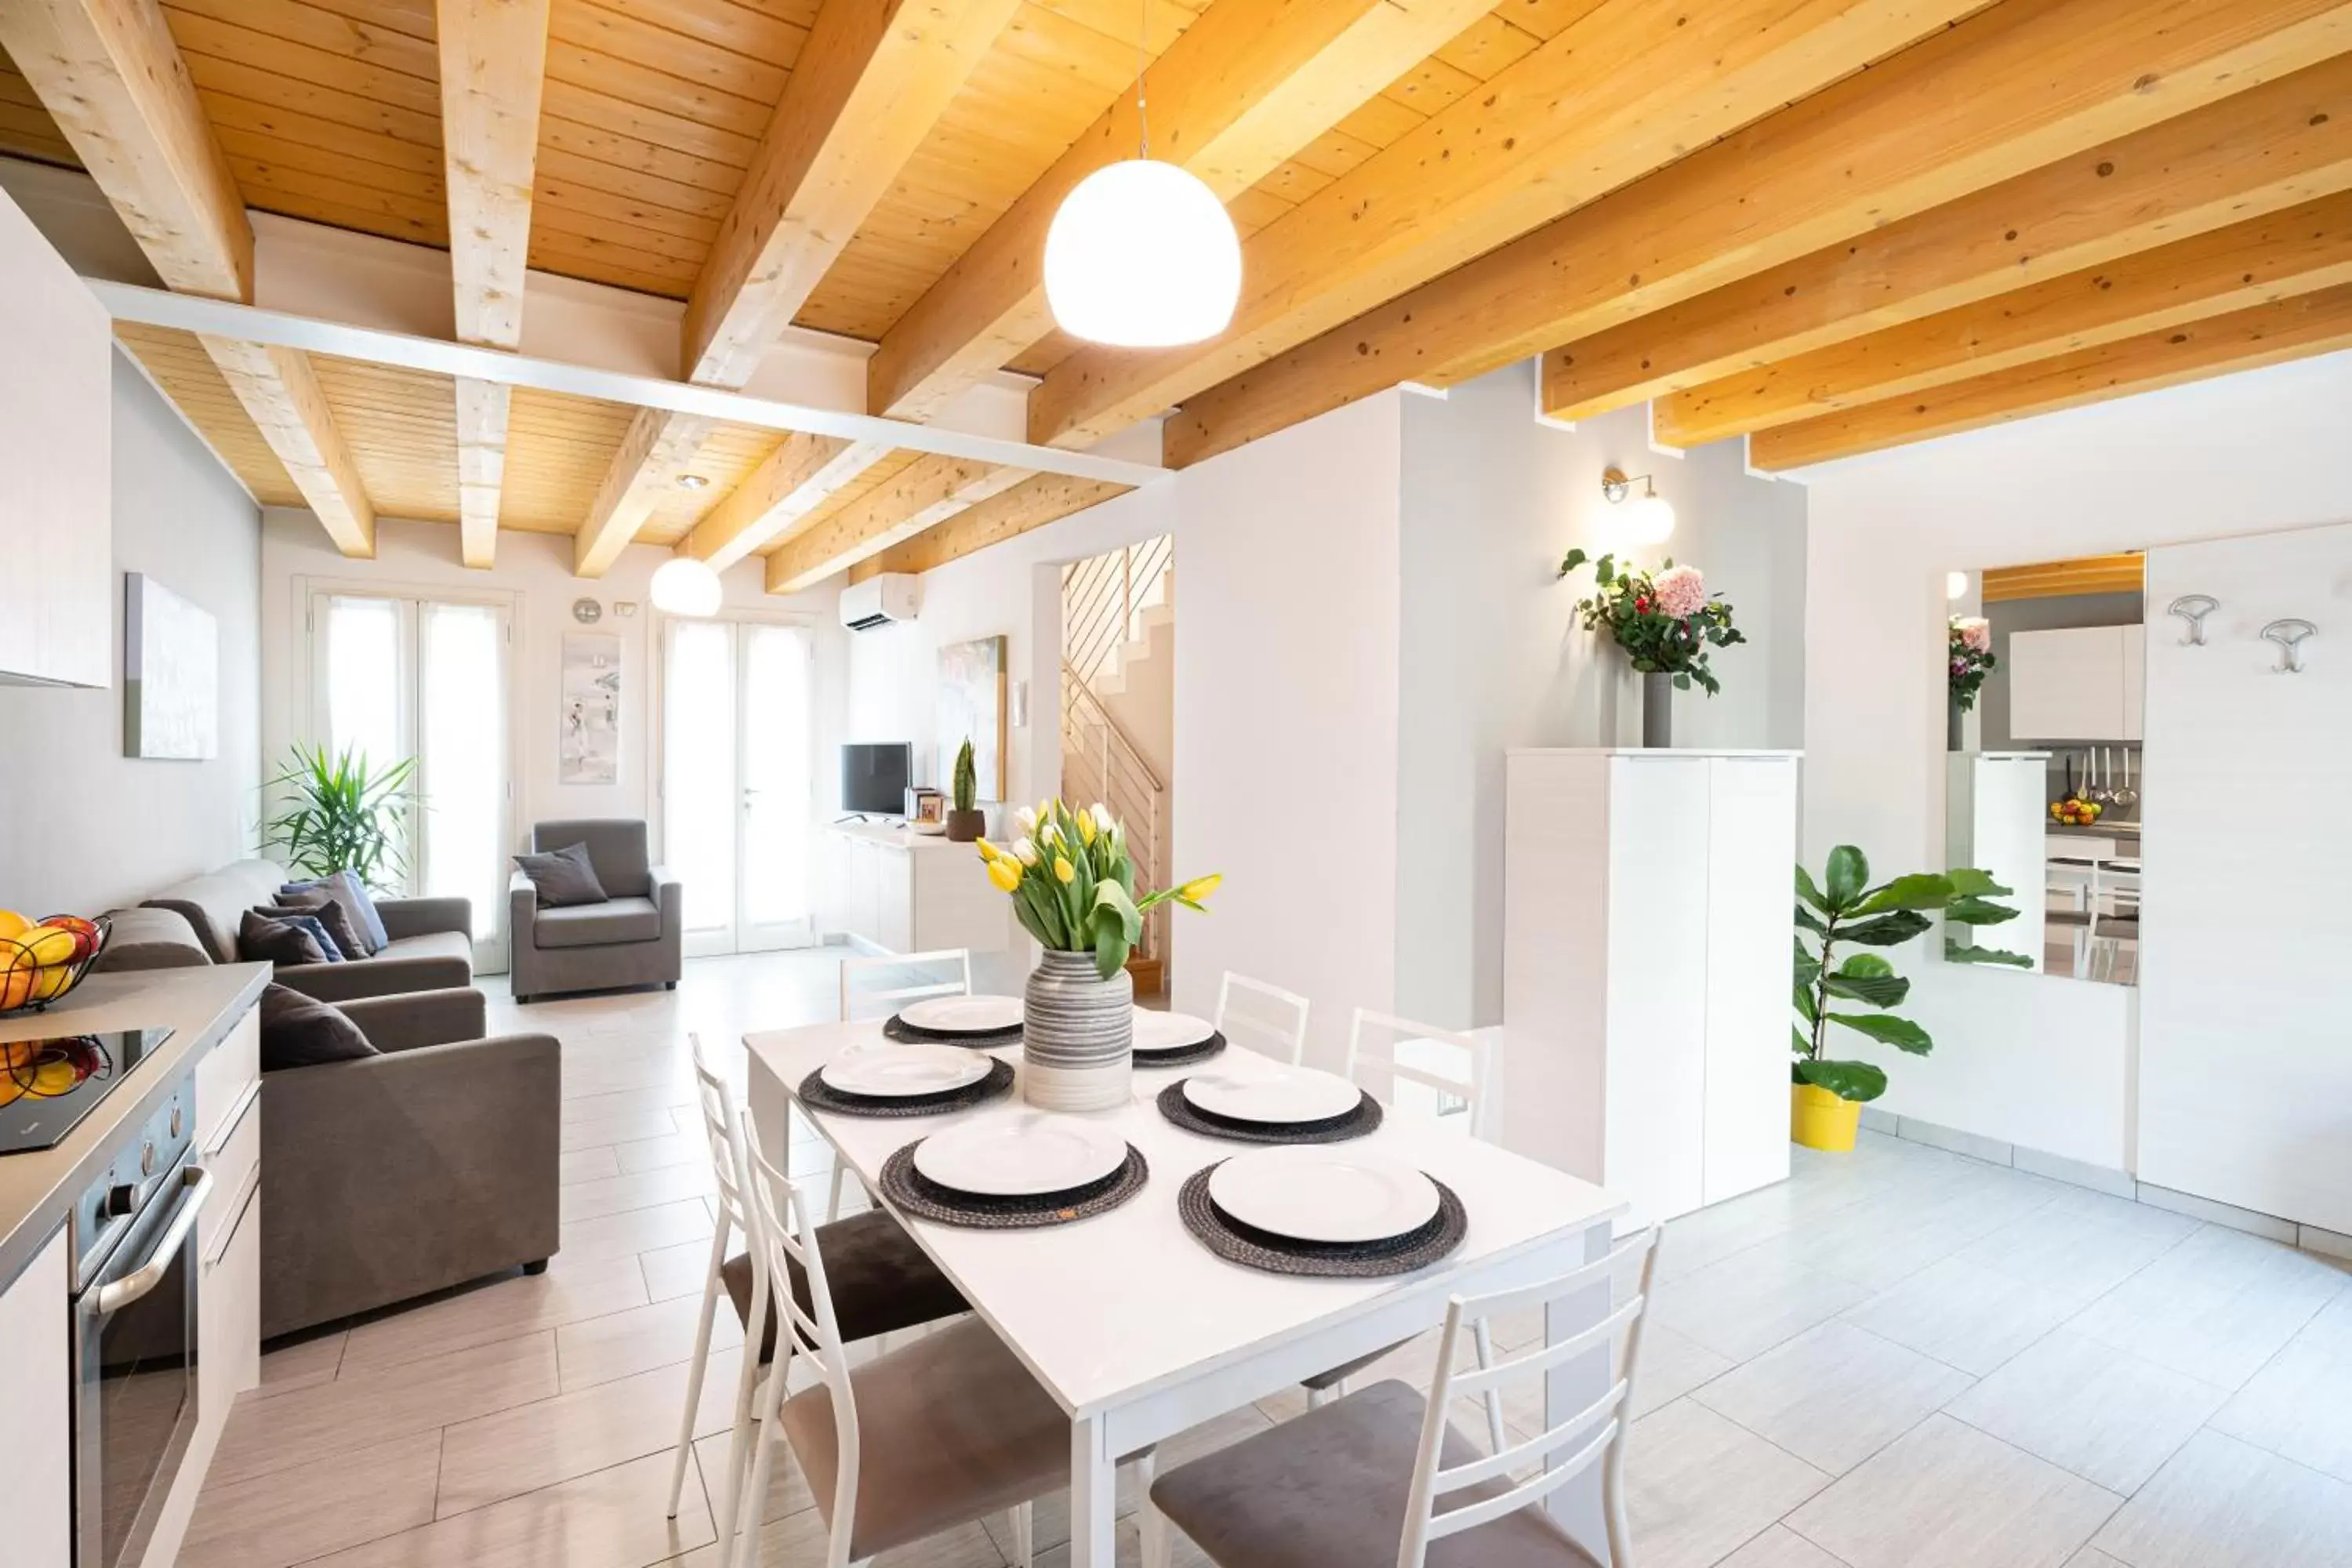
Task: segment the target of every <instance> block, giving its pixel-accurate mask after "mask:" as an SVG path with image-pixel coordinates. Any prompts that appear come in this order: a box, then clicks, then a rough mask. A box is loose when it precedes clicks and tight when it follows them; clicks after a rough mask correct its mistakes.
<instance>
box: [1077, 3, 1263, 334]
mask: <svg viewBox="0 0 2352 1568" xmlns="http://www.w3.org/2000/svg"><path fill="white" fill-rule="evenodd" d="M1142 37H1143V36H1142V34H1141V33H1140V32H1139V33H1138V35H1137V46H1136V66H1135V109H1136V115H1137V118H1138V120H1139V121H1141V132H1142V134H1141V141H1140V151H1139V154H1138V156H1136V157H1133V158H1129V159H1126V160H1124V161H1122V162H1120V163H1109V164H1106V165H1105V166H1103V167H1102V168H1099V169H1097V170H1096V171H1095V172H1094V173H1093V174H1088V175H1087V177H1086V178H1085V179H1083V180H1080V181H1079V182H1078V183H1077V185H1076V187H1075V188H1074V189H1072V191H1071V192H1070V194H1069V195H1066V196H1065V197H1063V198H1062V205H1061V208H1060V210H1059V211H1057V212H1055V214H1054V222H1053V226H1051V227H1050V228H1048V229H1047V230H1046V231H1045V300H1046V302H1047V303H1048V304H1049V305H1051V306H1052V307H1053V311H1054V323H1055V325H1056V326H1058V327H1060V328H1061V329H1062V331H1066V332H1067V333H1069V334H1070V335H1071V336H1073V337H1077V338H1084V339H1086V340H1087V342H1097V343H1110V344H1114V345H1116V346H1118V347H1119V348H1132V349H1160V348H1171V347H1173V346H1175V345H1176V344H1178V343H1196V342H1200V341H1201V340H1202V339H1203V338H1213V337H1214V336H1216V335H1217V334H1218V333H1219V332H1222V331H1224V330H1225V326H1226V324H1227V323H1228V322H1230V321H1232V320H1233V319H1234V302H1235V301H1236V300H1239V299H1240V298H1241V291H1242V242H1241V237H1240V236H1239V235H1237V234H1235V233H1234V220H1233V219H1232V218H1231V217H1230V216H1227V215H1226V212H1225V205H1224V204H1223V202H1221V201H1219V200H1218V199H1217V194H1216V193H1215V192H1214V191H1212V190H1211V189H1209V187H1208V186H1207V185H1205V184H1202V182H1201V181H1200V179H1199V178H1198V177H1196V176H1195V175H1193V174H1192V173H1190V172H1189V171H1187V170H1185V169H1182V168H1180V167H1178V166H1177V165H1176V164H1174V163H1162V162H1160V160H1158V159H1156V158H1154V157H1152V156H1151V123H1150V120H1149V118H1147V117H1146V115H1145V110H1144V91H1143V44H1142Z"/></svg>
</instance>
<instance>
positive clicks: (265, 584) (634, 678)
mask: <svg viewBox="0 0 2352 1568" xmlns="http://www.w3.org/2000/svg"><path fill="white" fill-rule="evenodd" d="M667 559H669V552H668V551H667V550H662V549H657V548H656V547H653V546H650V545H632V546H630V547H629V548H628V549H627V550H625V551H624V552H622V554H621V558H620V559H619V560H618V561H617V562H615V563H614V565H613V567H612V569H611V570H610V571H609V572H607V573H606V574H604V576H603V577H601V578H596V579H593V580H591V579H587V578H582V577H575V576H573V575H572V538H571V536H570V535H568V534H536V533H521V532H515V531H502V532H500V533H499V539H498V564H497V565H496V566H495V567H493V568H492V569H490V570H489V571H487V572H484V571H475V570H471V569H468V568H467V567H466V566H464V565H463V564H461V563H459V561H458V559H457V529H456V528H455V527H454V526H452V525H450V524H447V523H428V522H402V521H392V520H384V521H379V522H378V524H377V527H376V556H375V559H374V560H373V561H353V560H350V559H348V558H346V557H344V556H343V555H341V554H340V553H338V552H336V550H335V548H334V546H333V545H332V544H331V543H330V542H329V541H328V539H327V535H326V531H324V530H323V529H321V528H320V526H319V523H318V521H316V520H315V519H314V518H313V517H312V516H311V515H310V512H309V511H307V510H292V509H287V508H280V507H271V508H269V509H268V510H267V512H266V514H265V518H264V521H263V527H262V548H261V581H262V591H261V604H260V616H261V628H262V630H261V647H262V668H263V679H262V724H261V742H260V743H261V749H262V753H263V755H264V756H266V757H268V758H269V759H271V760H273V761H274V760H275V759H276V758H278V756H280V755H281V754H283V752H284V751H285V749H286V748H287V746H288V745H289V744H291V743H292V742H296V741H298V740H307V739H309V715H308V711H307V708H306V703H307V701H308V697H307V693H308V691H309V670H310V647H309V642H308V639H307V637H306V635H305V633H304V629H303V628H304V622H305V617H306V615H307V603H308V596H309V595H310V592H312V591H313V590H316V589H320V588H331V587H336V586H341V585H350V586H356V587H359V588H362V589H364V590H368V591H372V592H415V593H418V594H422V595H431V594H433V593H435V592H436V591H437V592H441V593H453V592H454V593H458V594H465V595H492V596H498V597H501V598H504V599H506V600H507V601H508V602H509V605H511V609H512V614H513V616H514V626H515V633H514V636H515V651H514V664H513V691H514V696H515V710H514V715H513V717H514V721H515V723H514V748H515V750H514V759H515V760H514V769H515V783H516V785H517V793H516V799H515V808H514V817H513V825H514V836H515V841H516V844H517V847H520V845H521V843H522V842H523V841H524V839H525V838H526V837H527V836H528V835H529V833H530V825H531V824H532V823H533V822H538V821H545V820H549V819H551V818H556V817H567V816H644V817H646V818H648V819H649V820H650V821H652V822H653V823H654V825H655V826H654V832H655V834H656V844H658V843H659V834H660V826H659V824H660V817H661V814H660V812H659V811H658V810H656V802H655V799H654V795H653V784H652V781H653V779H654V778H655V776H656V771H657V767H656V744H657V742H658V740H659V731H658V729H657V727H656V723H655V719H656V714H655V712H654V710H653V706H652V705H653V702H654V700H655V686H654V680H653V673H652V667H651V664H650V662H649V661H650V659H651V658H652V657H653V655H654V654H655V653H656V651H657V650H658V648H659V640H658V628H659V626H660V625H661V618H660V617H659V616H657V615H656V613H655V612H654V609H653V605H652V601H651V600H650V598H649V597H648V596H647V582H648V580H649V579H650V578H651V577H652V575H653V572H654V568H655V567H656V566H658V565H660V564H661V563H663V562H664V561H667ZM762 566H763V563H761V561H759V560H758V559H756V558H754V559H752V560H750V561H746V562H744V563H741V564H740V565H738V566H737V567H735V569H734V570H732V571H730V572H729V573H727V574H726V575H725V577H724V579H723V581H724V585H725V589H726V612H724V613H730V614H732V613H737V612H743V613H749V614H751V615H753V616H804V617H806V618H807V620H808V621H809V623H810V624H811V625H812V626H813V627H814V630H815V633H816V681H815V683H816V691H817V707H816V728H817V748H816V752H817V761H816V801H817V806H818V810H819V811H820V813H821V814H823V815H824V816H831V815H832V814H833V812H834V810H835V805H836V803H837V802H838V800H839V785H840V772H839V768H838V765H837V762H836V757H837V753H836V752H835V744H836V743H837V742H838V739H839V736H840V723H841V694H842V692H843V690H844V689H845V681H846V671H847V665H848V658H847V650H846V637H847V634H846V633H845V632H844V631H843V630H842V629H841V622H840V619H839V617H838V616H837V615H836V614H835V596H836V595H835V591H834V590H832V589H830V588H825V589H819V590H814V591H812V592H810V593H806V594H799V595H792V596H790V597H788V598H778V597H771V596H770V595H768V594H766V593H765V592H764V591H763V586H764V585H763V583H762V580H761V568H762ZM581 598H590V599H593V600H595V601H596V602H597V603H598V604H600V605H603V606H604V618H603V619H602V620H601V621H599V622H598V623H597V625H596V626H594V627H593V628H585V627H582V626H579V624H578V623H577V622H575V621H574V620H573V619H572V602H573V601H574V600H576V599H581ZM621 603H632V604H635V605H636V606H637V608H636V613H635V616H628V617H624V616H619V615H617V614H616V613H615V612H614V606H615V605H617V604H621ZM586 629H593V630H595V631H600V632H607V631H609V632H614V633H617V634H619V636H620V638H621V675H622V693H621V702H622V707H621V726H622V742H621V766H620V779H619V782H618V783H616V784H610V785H591V784H562V783H560V782H559V781H558V767H557V740H558V733H559V723H560V720H559V714H560V706H559V700H558V686H559V681H560V679H561V675H562V658H563V636H564V634H565V633H566V632H567V631H578V630H586ZM656 852H657V853H658V850H657V851H656Z"/></svg>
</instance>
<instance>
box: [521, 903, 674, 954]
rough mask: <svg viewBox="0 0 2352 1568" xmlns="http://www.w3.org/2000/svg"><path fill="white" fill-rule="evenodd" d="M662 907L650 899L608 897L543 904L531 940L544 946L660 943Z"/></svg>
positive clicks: (534, 922)
mask: <svg viewBox="0 0 2352 1568" xmlns="http://www.w3.org/2000/svg"><path fill="white" fill-rule="evenodd" d="M661 933H662V929H661V906H660V905H659V904H656V903H655V902H654V901H653V900H651V899H607V900H605V901H604V902H603V903H601V904H570V905H567V906H565V907H564V908H562V909H555V910H551V909H549V908H548V907H547V906H546V905H544V904H542V905H541V906H540V910H539V915H538V918H537V919H535V920H534V921H531V928H530V940H531V941H532V942H535V943H536V944H538V945H539V946H541V947H610V946H612V945H613V944H614V943H615V942H659V941H660V940H661Z"/></svg>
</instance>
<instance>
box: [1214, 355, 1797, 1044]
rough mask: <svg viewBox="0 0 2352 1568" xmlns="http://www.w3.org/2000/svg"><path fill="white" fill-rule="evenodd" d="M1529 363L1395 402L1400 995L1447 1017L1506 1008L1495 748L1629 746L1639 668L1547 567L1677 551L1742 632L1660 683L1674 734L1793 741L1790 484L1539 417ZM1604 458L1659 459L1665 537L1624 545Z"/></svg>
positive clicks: (1630, 464)
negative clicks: (1715, 690)
mask: <svg viewBox="0 0 2352 1568" xmlns="http://www.w3.org/2000/svg"><path fill="white" fill-rule="evenodd" d="M1535 369H1536V366H1535V365H1534V363H1532V362H1530V363H1524V364H1517V365H1513V366H1509V367H1507V368H1506V369H1504V370H1500V371H1496V372H1495V373H1494V374H1490V375H1486V376H1483V377H1481V378H1480V379H1478V380H1476V381H1474V382H1471V383H1468V384H1465V385H1462V386H1457V387H1455V388H1454V389H1453V391H1452V393H1451V394H1450V395H1447V396H1446V397H1444V398H1443V399H1439V398H1433V397H1426V396H1418V395H1405V396H1404V397H1403V398H1402V408H1403V417H1404V442H1403V464H1402V472H1403V512H1402V595H1401V598H1402V657H1401V665H1402V696H1401V700H1400V715H1399V737H1398V755H1397V771H1398V775H1399V781H1400V782H1399V792H1400V793H1399V816H1400V828H1401V843H1400V846H1399V849H1398V875H1399V878H1400V889H1399V892H1398V897H1397V907H1398V921H1397V926H1396V932H1395V945H1396V951H1397V959H1396V963H1397V1006H1398V1007H1399V1008H1400V1009H1401V1010H1402V1011H1403V1012H1404V1013H1405V1014H1406V1015H1407V1016H1412V1017H1415V1018H1420V1019H1423V1020H1424V1021H1426V1022H1429V1023H1432V1024H1438V1025H1444V1026H1455V1027H1468V1026H1475V1025H1486V1024H1495V1023H1499V1022H1501V1021H1502V1008H1503V941H1502V935H1503V805H1504V790H1503V754H1504V752H1505V751H1506V750H1507V749H1508V748H1510V747H1514V746H1598V745H1616V744H1639V743H1640V731H1641V698H1640V693H1639V687H1638V684H1637V678H1635V677H1633V675H1631V674H1630V673H1629V672H1627V671H1626V669H1625V668H1624V658H1623V656H1622V654H1620V653H1619V652H1618V651H1617V649H1616V648H1615V647H1613V646H1612V645H1611V644H1610V643H1608V642H1607V640H1606V639H1605V637H1596V636H1595V635H1594V634H1591V633H1589V632H1586V631H1584V630H1582V629H1581V628H1580V626H1578V625H1577V624H1576V616H1575V613H1574V610H1575V604H1576V601H1577V600H1579V599H1580V598H1583V597H1586V596H1587V595H1590V594H1591V593H1592V591H1593V586H1592V574H1591V569H1590V568H1587V569H1585V570H1582V571H1580V572H1579V573H1578V574H1576V575H1575V576H1573V577H1571V578H1570V579H1568V580H1567V581H1565V582H1562V581H1560V580H1559V577H1558V573H1559V561H1560V557H1561V556H1562V555H1563V554H1565V553H1566V552H1567V551H1568V549H1569V548H1570V546H1571V545H1580V546H1582V547H1583V548H1584V549H1585V550H1586V551H1588V552H1591V553H1592V554H1594V555H1599V554H1601V553H1603V552H1608V551H1612V550H1613V551H1615V552H1618V553H1619V554H1620V555H1621V556H1622V555H1625V554H1629V553H1630V554H1632V555H1633V556H1634V557H1635V558H1636V559H1638V560H1639V561H1641V562H1642V563H1644V564H1650V565H1655V564H1656V563H1658V561H1659V560H1660V559H1661V558H1663V557H1665V556H1672V557H1673V558H1674V559H1675V560H1676V561H1679V562H1683V563H1688V564H1690V565H1694V566H1696V567H1698V568H1699V569H1700V570H1702V571H1703V572H1705V573H1706V582H1707V586H1708V587H1709V589H1711V590H1713V591H1716V592H1718V593H1721V594H1723V595H1726V596H1727V598H1728V599H1729V600H1730V601H1731V603H1732V605H1733V606H1734V608H1735V610H1736V611H1737V613H1738V623H1737V624H1738V626H1739V627H1740V629H1741V630H1742V631H1743V632H1744V633H1745V634H1746V635H1747V637H1748V642H1747V643H1745V644H1741V645H1738V646H1736V647H1729V648H1723V649H1718V650H1717V651H1716V653H1715V654H1714V657H1713V659H1712V666H1713V668H1714V669H1715V671H1716V673H1717V677H1718V678H1719V679H1721V680H1722V682H1723V687H1724V690H1723V694H1722V695H1721V696H1719V697H1717V698H1713V699H1709V698H1708V697H1707V696H1706V694H1705V693H1704V692H1701V691H1698V690H1696V689H1694V690H1692V691H1689V692H1682V693H1677V694H1676V696H1675V742H1677V743H1678V744H1681V745H1685V746H1715V747H1750V748H1759V747H1778V748H1790V747H1794V746H1797V745H1800V744H1801V743H1802V728H1803V720H1802V703H1803V699H1804V690H1803V682H1804V646H1803V642H1802V637H1803V606H1804V582H1803V572H1804V548H1805V492H1804V490H1803V489H1801V487H1799V486H1796V485H1790V484H1785V483H1778V482H1775V481H1773V480H1771V479H1763V478H1759V477H1757V476H1754V475H1751V474H1749V473H1748V471H1747V468H1746V465H1745V463H1744V461H1743V453H1742V451H1741V449H1740V447H1739V445H1738V443H1727V444H1724V445H1720V446H1716V447H1707V448H1705V449H1703V450H1700V451H1696V452H1693V453H1691V454H1689V455H1688V456H1687V457H1679V458H1678V457H1674V456H1670V455H1665V454H1661V453H1658V452H1654V451H1653V450H1652V449H1651V448H1650V447H1649V444H1648V440H1649V425H1648V419H1647V416H1646V410H1644V409H1642V408H1638V407H1636V408H1629V409H1625V410H1622V411H1621V412H1619V413H1616V414H1612V415H1609V416H1606V417H1603V418H1600V419H1592V420H1587V421H1584V422H1583V423H1582V424H1581V425H1580V426H1579V427H1578V428H1576V429H1575V430H1573V431H1570V430H1565V429H1561V428H1559V426H1547V425H1539V424H1538V423H1537V422H1536V421H1535V419H1534V418H1533V417H1532V414H1533V410H1534V408H1535V395H1536V394H1535V385H1534V372H1535ZM1612 466H1613V467H1616V468H1620V469H1622V470H1623V471H1624V472H1626V473H1628V474H1633V475H1640V474H1645V473H1646V474H1654V475H1655V478H1656V484H1657V489H1658V493H1659V494H1660V495H1661V496H1664V497H1665V498H1666V500H1668V501H1670V502H1671V503H1672V504H1673V506H1674V508H1675V513H1676V518H1677V521H1676V526H1675V536H1674V537H1673V538H1672V539H1671V540H1669V541H1667V542H1666V543H1665V544H1664V545H1662V546H1650V547H1643V548H1640V549H1637V550H1633V551H1630V552H1629V551H1628V550H1627V548H1626V547H1625V545H1624V544H1623V542H1622V535H1621V534H1620V533H1619V532H1618V529H1619V528H1620V527H1621V526H1622V519H1623V517H1624V515H1625V513H1624V511H1623V510H1622V508H1620V507H1617V506H1612V504H1611V503H1610V502H1609V501H1608V500H1605V499H1604V498H1603V497H1602V495H1601V470H1602V469H1604V468H1610V467H1612ZM1634 493H1635V494H1637V495H1638V494H1640V493H1641V489H1640V487H1639V486H1636V487H1635V491H1634ZM1189 592H1191V584H1189V582H1181V581H1180V594H1182V593H1189ZM1465 846H1466V847H1467V849H1468V853H1467V854H1465V852H1464V850H1465Z"/></svg>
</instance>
